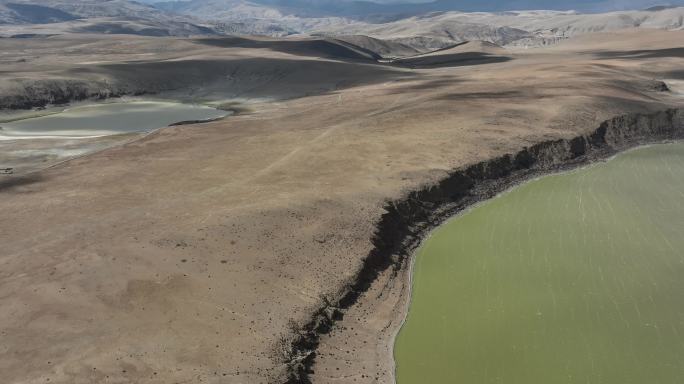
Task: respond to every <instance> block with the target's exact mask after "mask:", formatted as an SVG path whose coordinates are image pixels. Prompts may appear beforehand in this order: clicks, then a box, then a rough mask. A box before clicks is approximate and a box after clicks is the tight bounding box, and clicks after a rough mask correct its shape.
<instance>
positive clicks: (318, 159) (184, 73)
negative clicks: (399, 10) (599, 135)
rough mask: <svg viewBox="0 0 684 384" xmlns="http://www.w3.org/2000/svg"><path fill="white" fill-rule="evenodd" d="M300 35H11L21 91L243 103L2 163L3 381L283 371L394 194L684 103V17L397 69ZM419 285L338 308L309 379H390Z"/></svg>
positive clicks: (10, 61)
mask: <svg viewBox="0 0 684 384" xmlns="http://www.w3.org/2000/svg"><path fill="white" fill-rule="evenodd" d="M292 41H293V40H273V39H263V38H260V39H256V38H254V39H252V38H244V39H243V38H240V39H235V38H225V39H222V38H210V39H193V38H144V37H131V36H129V37H126V38H125V39H124V38H121V37H102V36H98V37H93V36H87V35H65V36H56V37H53V38H42V39H21V41H19V40H16V39H4V40H0V50H1V51H3V55H2V63H0V89H2V93H3V95H14V96H13V97H8V98H6V99H3V100H5V102H6V103H10V104H11V103H13V102H25V103H31V102H36V100H38V101H40V100H39V99H40V95H37V94H36V92H35V90H36V89H39V88H40V87H43V86H44V83H40V81H42V80H45V81H48V80H49V81H53V80H54V79H57V80H54V81H55V82H56V83H54V84H57V85H55V86H60V85H59V84H61V83H59V82H64V81H67V80H64V79H67V78H68V79H69V80H68V81H72V82H76V83H78V84H79V85H78V87H80V88H78V89H79V92H82V93H83V95H84V97H91V96H93V95H95V94H97V92H103V94H104V95H105V96H108V95H110V94H111V95H125V94H138V95H140V94H144V93H146V92H154V93H155V94H156V96H158V97H162V96H163V97H168V98H175V99H181V100H187V99H192V101H207V102H216V103H224V102H230V101H231V100H233V102H236V101H237V102H238V103H239V104H240V108H239V110H238V113H237V114H235V115H233V116H230V117H227V118H225V119H223V120H220V121H215V122H209V123H204V124H194V125H183V126H177V127H168V128H164V129H161V130H158V131H155V132H153V133H151V134H148V135H144V136H143V135H140V136H138V137H134V138H133V140H131V138H130V137H128V138H127V139H126V141H125V142H122V143H120V144H118V145H114V146H112V147H110V148H108V149H105V150H101V151H98V152H96V153H93V154H91V155H88V156H83V157H79V158H76V159H72V160H70V161H66V162H61V163H59V164H56V165H54V166H51V167H48V168H46V169H42V170H38V171H32V172H26V173H23V174H22V173H18V174H15V175H0V177H2V178H1V179H0V212H1V215H2V220H0V303H1V305H0V372H1V376H2V377H1V378H0V381H2V382H4V383H46V382H49V383H64V384H79V383H164V384H169V383H284V382H286V381H287V380H288V379H292V377H291V374H292V364H293V361H292V360H293V358H295V359H298V358H299V359H306V357H307V356H294V357H293V355H292V351H291V347H292V345H291V344H292V341H293V340H295V339H296V336H297V333H298V332H299V330H300V329H301V327H302V326H303V325H304V324H306V323H307V322H308V321H309V320H310V319H311V317H312V314H313V313H315V312H316V311H317V310H318V309H319V308H321V307H322V305H323V304H324V303H325V302H334V301H335V300H337V299H338V297H337V296H339V295H340V294H341V292H343V291H344V289H345V287H346V286H347V285H348V284H349V283H350V281H351V280H352V279H354V277H355V274H356V272H357V271H358V270H359V268H360V267H361V265H362V262H363V260H364V258H365V257H366V256H367V255H368V254H369V252H371V250H372V248H373V246H374V245H373V241H372V240H373V236H374V232H375V230H376V224H377V222H378V221H379V220H380V217H381V216H382V215H383V213H384V212H385V208H384V207H385V204H386V202H387V201H391V200H394V199H398V198H401V197H402V196H405V195H406V194H407V193H408V192H410V191H412V190H416V189H419V188H421V187H422V186H424V185H427V184H430V183H435V182H437V181H439V180H440V179H442V178H444V177H445V175H447V174H448V173H449V172H450V171H451V170H454V169H458V168H461V167H464V166H466V165H469V164H473V163H476V162H479V161H483V160H486V159H489V158H492V157H495V156H500V155H503V154H506V153H515V152H517V151H519V150H521V149H522V148H524V147H529V146H531V145H533V144H535V143H538V142H541V141H545V140H551V139H560V138H571V137H574V136H576V135H578V134H582V133H588V132H591V131H593V130H595V129H596V128H597V127H598V126H599V124H600V123H601V122H602V121H604V120H606V119H609V118H611V117H614V116H618V115H623V114H628V113H639V112H644V113H647V112H654V111H661V110H665V109H668V108H677V107H682V105H684V97H682V96H681V95H678V94H677V90H676V89H674V88H673V89H670V90H668V87H667V86H666V85H667V84H668V81H673V84H674V83H676V81H677V80H683V79H684V70H683V68H684V31H669V32H668V31H656V30H639V31H620V32H614V33H605V34H592V35H584V36H582V37H578V38H575V39H572V40H569V41H566V42H563V43H560V44H558V45H554V46H550V47H546V48H535V49H515V50H508V49H504V48H500V47H495V46H492V45H491V44H487V43H481V42H470V43H466V45H463V46H461V47H456V48H454V49H452V50H447V51H444V52H443V53H442V54H439V53H435V54H430V55H423V56H416V57H413V58H407V59H401V60H397V61H395V62H380V63H379V62H377V61H375V60H371V59H372V56H373V55H372V52H371V53H369V50H366V49H358V47H351V48H350V47H349V46H348V45H345V44H343V43H339V44H337V43H335V44H333V43H330V42H329V41H324V42H322V43H321V42H320V41H319V42H311V41H308V40H294V42H292ZM29 81H30V82H34V83H32V84H33V85H32V86H33V88H30V87H29V88H28V89H32V90H33V91H32V92H33V93H31V94H30V95H27V93H26V92H27V91H26V89H27V88H26V84H27V82H29ZM36 84H38V85H36ZM41 84H43V85H41ZM50 84H52V83H50ZM54 84H53V85H54ZM40 89H42V88H40ZM22 92H23V93H22ZM46 92H47V91H46ZM32 98H33V99H32ZM17 100H18V101H17ZM408 281H409V279H408V268H403V269H401V270H399V271H396V270H389V269H388V270H387V271H385V272H383V273H381V274H380V275H379V276H378V278H377V279H376V280H375V281H374V282H373V283H372V284H371V285H370V287H369V289H368V290H367V291H366V292H365V293H363V294H362V295H361V297H360V298H359V299H358V302H357V303H356V304H354V305H353V306H351V307H350V308H348V309H345V310H344V311H342V312H344V313H338V314H336V316H335V317H336V318H338V319H339V320H338V321H337V322H336V323H335V324H334V326H333V327H332V330H330V332H328V333H326V334H324V335H322V336H321V339H320V344H319V345H318V346H317V348H316V351H315V357H314V356H311V358H313V362H314V364H313V365H312V366H310V367H309V368H307V369H308V370H309V371H310V372H309V373H308V374H307V377H306V378H305V380H310V381H311V382H314V383H375V382H378V383H393V381H394V379H393V359H392V343H393V337H394V335H395V334H396V332H397V329H398V327H399V326H400V324H401V321H402V319H403V313H404V312H405V308H406V305H407V299H408ZM340 318H341V319H340ZM302 380H304V379H302Z"/></svg>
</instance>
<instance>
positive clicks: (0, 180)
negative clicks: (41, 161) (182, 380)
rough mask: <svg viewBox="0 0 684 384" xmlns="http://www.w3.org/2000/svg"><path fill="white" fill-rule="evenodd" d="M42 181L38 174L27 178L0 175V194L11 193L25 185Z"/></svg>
mask: <svg viewBox="0 0 684 384" xmlns="http://www.w3.org/2000/svg"><path fill="white" fill-rule="evenodd" d="M41 181H43V177H42V176H40V175H38V174H33V175H28V176H7V177H3V176H1V175H0V193H3V192H11V191H12V190H14V189H16V188H19V187H25V186H27V185H31V184H35V183H39V182H41Z"/></svg>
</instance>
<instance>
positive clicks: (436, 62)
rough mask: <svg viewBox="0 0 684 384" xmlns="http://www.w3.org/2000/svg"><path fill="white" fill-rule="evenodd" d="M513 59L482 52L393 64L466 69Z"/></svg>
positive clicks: (401, 61)
mask: <svg viewBox="0 0 684 384" xmlns="http://www.w3.org/2000/svg"><path fill="white" fill-rule="evenodd" d="M511 60H513V58H511V57H508V56H499V55H490V54H487V53H482V52H464V53H453V54H445V55H433V56H421V57H410V58H406V59H399V60H395V61H393V62H392V65H396V66H400V67H405V68H416V69H420V68H445V67H464V66H472V65H483V64H493V63H505V62H507V61H511Z"/></svg>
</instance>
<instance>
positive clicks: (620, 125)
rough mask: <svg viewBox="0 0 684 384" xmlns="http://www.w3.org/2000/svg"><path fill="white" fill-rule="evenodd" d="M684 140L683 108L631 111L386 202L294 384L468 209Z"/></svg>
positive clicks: (321, 313) (303, 347) (319, 322)
mask: <svg viewBox="0 0 684 384" xmlns="http://www.w3.org/2000/svg"><path fill="white" fill-rule="evenodd" d="M682 138H684V109H669V110H665V111H661V112H656V113H651V114H631V115H624V116H619V117H615V118H613V119H610V120H607V121H605V122H603V123H602V124H601V125H600V126H599V127H598V128H597V129H596V130H595V131H593V132H592V133H590V134H588V135H583V136H578V137H575V138H572V139H567V140H553V141H545V142H541V143H539V144H536V145H534V146H531V147H529V148H524V149H523V150H521V151H520V152H518V153H516V154H506V155H503V156H500V157H497V158H494V159H491V160H487V161H483V162H481V163H477V164H473V165H471V166H468V167H465V168H462V169H456V170H454V171H453V172H452V173H451V174H449V175H448V176H447V177H446V178H444V179H443V180H441V181H439V182H438V183H436V184H434V185H429V186H425V187H423V188H421V189H419V190H416V191H413V192H410V193H408V194H407V195H406V196H405V197H403V198H401V199H399V200H396V201H390V202H388V203H387V204H386V205H385V210H386V213H385V214H384V215H382V217H381V218H380V220H379V221H378V223H377V226H376V232H375V235H374V237H373V245H374V248H373V250H372V251H371V252H370V253H369V254H368V255H367V256H366V258H365V259H364V260H363V263H362V266H361V268H360V269H359V271H358V273H357V275H356V278H355V279H354V280H353V281H352V282H351V283H350V284H349V285H348V286H347V287H345V289H344V290H343V291H342V294H341V295H340V296H339V297H338V298H336V300H335V301H326V302H325V303H324V304H323V305H322V306H321V307H320V308H319V309H318V310H317V311H316V312H315V313H314V314H313V315H312V317H311V320H310V321H309V322H308V323H307V324H305V325H304V326H302V327H301V328H300V329H297V330H296V337H295V339H294V341H293V343H292V345H291V346H290V354H289V356H288V357H287V361H286V363H287V364H288V367H289V376H288V377H287V378H286V379H285V382H286V383H288V384H294V383H310V380H309V377H308V375H309V373H310V372H311V370H312V368H313V365H314V364H315V357H316V349H317V347H318V345H319V339H320V336H321V335H322V334H326V333H328V332H330V330H331V329H332V328H333V327H334V325H335V322H336V321H338V320H340V319H342V318H343V316H344V310H345V309H347V308H350V307H351V306H352V305H354V304H355V303H356V302H357V301H358V299H359V297H360V296H361V295H362V294H363V293H364V292H366V291H367V290H368V289H369V288H370V286H371V284H372V283H373V282H374V281H375V279H376V278H377V277H378V275H379V274H380V273H381V272H384V271H386V270H388V269H390V268H392V269H394V271H398V270H399V269H401V268H403V267H405V266H406V265H407V264H408V263H407V261H408V260H409V257H410V255H411V254H412V253H413V251H414V250H415V249H416V248H417V247H418V245H419V244H420V242H421V240H422V238H423V237H424V236H425V235H426V234H427V233H428V232H429V231H430V230H431V229H433V228H435V227H436V226H438V225H440V224H441V223H442V222H443V221H444V220H445V219H447V218H449V217H451V216H453V215H454V214H456V213H458V212H460V211H462V210H463V209H465V208H467V207H468V206H470V205H472V204H474V203H476V202H478V201H482V200H485V199H489V198H491V197H493V196H495V195H496V194H497V193H500V192H502V191H504V190H505V189H507V188H509V187H511V186H513V185H515V184H516V183H519V182H521V181H524V180H527V179H529V178H531V177H534V176H538V175H542V174H545V173H550V172H555V171H560V170H564V169H570V168H573V167H577V166H579V165H582V164H587V163H589V162H591V161H595V160H601V159H606V158H608V157H609V156H611V155H613V154H615V153H617V152H619V151H621V150H624V149H627V148H630V147H634V146H637V145H640V144H647V143H655V142H661V141H667V140H676V139H682Z"/></svg>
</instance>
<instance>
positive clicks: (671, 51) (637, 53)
mask: <svg viewBox="0 0 684 384" xmlns="http://www.w3.org/2000/svg"><path fill="white" fill-rule="evenodd" d="M596 55H597V56H598V57H600V58H602V59H661V58H667V57H678V58H684V48H665V49H642V50H634V51H608V52H598V53H596Z"/></svg>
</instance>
